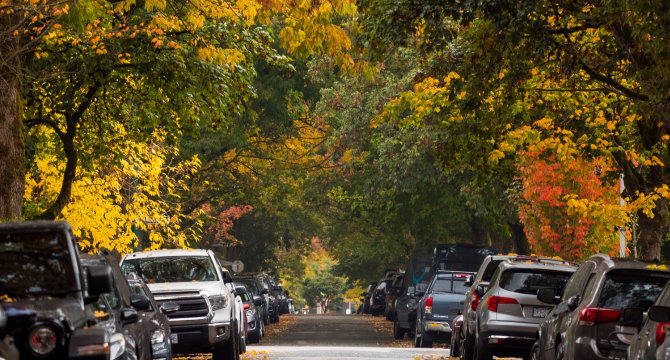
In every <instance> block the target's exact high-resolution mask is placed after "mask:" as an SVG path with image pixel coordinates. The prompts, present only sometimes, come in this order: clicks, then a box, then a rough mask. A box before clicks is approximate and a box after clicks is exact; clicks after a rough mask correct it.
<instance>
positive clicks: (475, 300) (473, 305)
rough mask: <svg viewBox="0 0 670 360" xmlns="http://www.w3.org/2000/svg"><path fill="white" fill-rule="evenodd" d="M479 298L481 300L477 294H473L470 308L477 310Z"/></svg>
mask: <svg viewBox="0 0 670 360" xmlns="http://www.w3.org/2000/svg"><path fill="white" fill-rule="evenodd" d="M479 300H481V298H480V297H479V296H477V294H472V302H471V303H470V309H472V311H477V306H479Z"/></svg>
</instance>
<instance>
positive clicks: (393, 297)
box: [384, 273, 405, 321]
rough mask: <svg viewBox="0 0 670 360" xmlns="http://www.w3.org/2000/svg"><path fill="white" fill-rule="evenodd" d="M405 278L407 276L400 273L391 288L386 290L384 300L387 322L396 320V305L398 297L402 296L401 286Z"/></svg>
mask: <svg viewBox="0 0 670 360" xmlns="http://www.w3.org/2000/svg"><path fill="white" fill-rule="evenodd" d="M404 277H405V275H404V274H403V273H400V274H399V275H398V276H397V277H396V278H395V280H393V283H392V284H391V287H390V288H388V286H387V288H386V298H385V299H384V303H385V306H384V316H385V317H386V320H389V321H393V320H395V319H394V317H395V304H396V302H397V301H398V295H400V292H401V291H402V288H401V285H402V281H403V278H404Z"/></svg>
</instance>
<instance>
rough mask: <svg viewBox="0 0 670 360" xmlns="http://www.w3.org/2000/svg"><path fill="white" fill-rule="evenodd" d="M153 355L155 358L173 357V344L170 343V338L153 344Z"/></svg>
mask: <svg viewBox="0 0 670 360" xmlns="http://www.w3.org/2000/svg"><path fill="white" fill-rule="evenodd" d="M151 355H152V358H153V359H155V360H162V359H165V360H168V359H172V346H171V344H170V339H167V340H166V341H165V342H163V343H160V344H152V345H151Z"/></svg>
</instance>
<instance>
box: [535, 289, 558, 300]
mask: <svg viewBox="0 0 670 360" xmlns="http://www.w3.org/2000/svg"><path fill="white" fill-rule="evenodd" d="M555 297H556V290H554V289H553V288H545V289H540V290H538V291H537V299H538V300H540V301H542V302H543V303H547V304H553V303H554V298H555Z"/></svg>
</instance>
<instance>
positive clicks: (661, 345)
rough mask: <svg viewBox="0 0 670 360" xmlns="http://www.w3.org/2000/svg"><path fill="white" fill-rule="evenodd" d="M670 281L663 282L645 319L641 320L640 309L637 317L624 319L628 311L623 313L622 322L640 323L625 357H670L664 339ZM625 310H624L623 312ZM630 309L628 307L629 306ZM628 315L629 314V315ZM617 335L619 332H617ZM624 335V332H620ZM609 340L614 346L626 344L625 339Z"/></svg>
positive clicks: (668, 318)
mask: <svg viewBox="0 0 670 360" xmlns="http://www.w3.org/2000/svg"><path fill="white" fill-rule="evenodd" d="M669 305H670V282H668V283H666V284H665V287H664V288H663V290H662V291H661V294H660V295H659V296H658V298H657V299H656V302H655V303H654V305H653V306H651V307H650V308H649V311H648V315H647V319H646V321H644V322H643V321H642V320H643V317H644V314H643V312H642V309H637V310H639V311H638V313H639V314H638V315H637V317H638V318H637V319H626V315H629V314H628V313H624V314H623V317H624V319H623V320H624V322H627V323H630V324H631V325H634V324H636V323H638V321H639V324H640V325H641V328H640V330H639V331H637V334H636V336H633V341H632V342H631V343H630V346H629V347H628V349H627V350H628V354H627V358H628V359H629V360H652V359H653V360H656V359H659V360H665V359H666V358H668V357H670V351H669V350H667V349H668V345H670V341H665V340H666V337H667V336H666V335H667V334H668V324H670V307H669ZM625 311H626V310H624V312H625ZM629 311H630V308H629ZM629 317H630V316H629ZM617 335H619V334H617ZM621 335H623V336H625V333H623V334H621ZM610 342H611V343H612V345H614V346H626V344H627V341H623V342H622V344H620V343H619V339H614V341H612V338H611V337H610Z"/></svg>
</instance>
